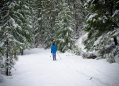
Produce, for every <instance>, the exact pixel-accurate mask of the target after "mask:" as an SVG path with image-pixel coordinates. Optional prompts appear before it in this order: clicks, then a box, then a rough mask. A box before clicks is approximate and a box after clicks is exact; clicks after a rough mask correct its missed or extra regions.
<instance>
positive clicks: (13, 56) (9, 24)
mask: <svg viewBox="0 0 119 86" xmlns="http://www.w3.org/2000/svg"><path fill="white" fill-rule="evenodd" d="M21 3H22V1H20V0H12V1H9V0H2V2H1V4H2V5H3V6H2V8H1V9H0V12H1V13H0V17H1V19H0V36H1V37H0V48H1V52H0V56H4V59H5V63H3V67H4V68H5V69H6V75H10V70H11V68H12V67H13V65H14V60H17V55H19V54H20V48H22V49H25V48H28V47H30V42H31V36H32V35H31V33H30V32H29V30H31V28H30V26H29V23H28V21H29V20H30V18H29V16H28V15H27V14H26V15H23V14H25V12H27V11H26V10H25V9H22V8H21ZM22 6H24V7H25V8H27V6H25V5H23V4H22ZM23 11H24V12H23ZM26 18H27V19H26ZM25 20H26V21H25ZM24 21H25V22H24ZM25 25H26V26H25Z"/></svg>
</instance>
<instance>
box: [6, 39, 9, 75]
mask: <svg viewBox="0 0 119 86" xmlns="http://www.w3.org/2000/svg"><path fill="white" fill-rule="evenodd" d="M6 60H7V61H6V75H7V76H9V70H8V66H9V64H8V39H7V57H6Z"/></svg>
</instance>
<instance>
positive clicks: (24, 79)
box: [0, 48, 119, 86]
mask: <svg viewBox="0 0 119 86" xmlns="http://www.w3.org/2000/svg"><path fill="white" fill-rule="evenodd" d="M50 52H51V51H50V49H48V50H44V49H38V48H36V49H32V50H26V51H25V54H26V55H24V56H19V60H18V61H17V62H16V65H15V66H14V67H15V68H16V70H15V69H12V76H8V77H7V76H4V75H2V77H3V83H0V86H119V64H118V63H113V64H110V63H108V62H107V61H106V60H104V59H102V60H94V59H83V58H82V57H81V56H76V55H74V54H70V53H64V54H62V53H58V54H59V55H60V57H59V56H58V54H57V61H53V60H52V57H51V53H50ZM60 58H61V59H60Z"/></svg>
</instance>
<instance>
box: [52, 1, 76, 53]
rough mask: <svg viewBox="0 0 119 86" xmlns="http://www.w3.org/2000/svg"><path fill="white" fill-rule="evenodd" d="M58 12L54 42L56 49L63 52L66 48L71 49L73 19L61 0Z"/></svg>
mask: <svg viewBox="0 0 119 86" xmlns="http://www.w3.org/2000/svg"><path fill="white" fill-rule="evenodd" d="M59 8H60V12H59V13H58V16H57V17H56V21H55V26H54V31H55V32H54V34H53V35H54V42H55V43H56V45H57V48H58V50H60V51H61V52H65V51H66V50H68V49H72V48H73V45H74V41H73V38H72V33H73V29H72V28H73V27H74V21H73V18H72V14H73V13H72V11H71V10H70V9H69V6H68V4H67V3H65V2H61V3H60V5H59Z"/></svg>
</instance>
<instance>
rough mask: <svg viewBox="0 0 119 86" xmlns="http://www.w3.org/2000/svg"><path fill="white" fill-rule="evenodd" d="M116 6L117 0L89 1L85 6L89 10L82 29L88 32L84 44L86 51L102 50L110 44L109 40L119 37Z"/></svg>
mask: <svg viewBox="0 0 119 86" xmlns="http://www.w3.org/2000/svg"><path fill="white" fill-rule="evenodd" d="M117 4H118V0H101V1H100V0H90V1H88V2H87V5H85V6H87V8H89V9H90V12H89V14H88V16H87V19H86V25H85V27H84V30H85V31H87V32H88V39H87V40H86V41H85V42H84V43H85V45H86V48H87V49H88V50H103V49H105V48H107V46H106V45H111V44H112V42H113V41H112V39H111V38H114V39H116V38H115V37H119V33H118V28H119V25H118V22H119V21H118V19H117V18H118V17H119V15H118V13H119V12H118V13H116V11H117V10H118V5H117ZM115 18H116V19H117V20H115ZM114 42H115V41H114Z"/></svg>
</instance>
